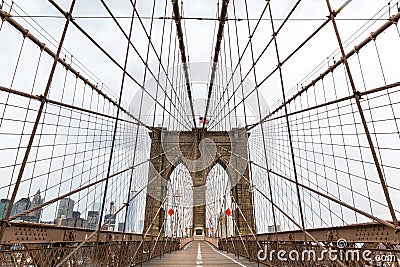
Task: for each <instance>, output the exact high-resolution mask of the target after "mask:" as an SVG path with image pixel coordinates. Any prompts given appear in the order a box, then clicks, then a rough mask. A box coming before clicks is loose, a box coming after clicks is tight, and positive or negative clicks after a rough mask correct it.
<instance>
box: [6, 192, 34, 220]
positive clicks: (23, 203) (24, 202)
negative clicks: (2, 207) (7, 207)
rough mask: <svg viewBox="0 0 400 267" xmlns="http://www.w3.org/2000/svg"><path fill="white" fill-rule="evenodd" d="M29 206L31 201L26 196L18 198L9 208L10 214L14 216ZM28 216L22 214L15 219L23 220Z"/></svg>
mask: <svg viewBox="0 0 400 267" xmlns="http://www.w3.org/2000/svg"><path fill="white" fill-rule="evenodd" d="M30 206H31V201H30V199H29V198H26V197H24V198H21V199H20V200H18V201H17V202H15V204H14V205H13V207H12V209H11V216H14V215H16V214H18V213H21V212H23V211H25V210H27V209H29V208H30ZM28 217H29V215H23V216H21V217H18V218H17V220H23V221H25V220H26V219H27V218H28Z"/></svg>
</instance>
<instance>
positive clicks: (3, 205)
mask: <svg viewBox="0 0 400 267" xmlns="http://www.w3.org/2000/svg"><path fill="white" fill-rule="evenodd" d="M8 205H10V200H9V199H6V198H3V199H1V200H0V219H3V218H4V217H5V216H6V213H7V209H8Z"/></svg>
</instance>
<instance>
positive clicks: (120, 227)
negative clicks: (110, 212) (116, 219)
mask: <svg viewBox="0 0 400 267" xmlns="http://www.w3.org/2000/svg"><path fill="white" fill-rule="evenodd" d="M123 231H124V223H122V222H120V223H118V232H123Z"/></svg>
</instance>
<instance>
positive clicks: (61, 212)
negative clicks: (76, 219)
mask: <svg viewBox="0 0 400 267" xmlns="http://www.w3.org/2000/svg"><path fill="white" fill-rule="evenodd" d="M74 205H75V201H74V200H72V199H70V198H63V199H60V202H59V206H58V210H57V218H56V219H59V218H61V217H63V218H72V212H73V210H74Z"/></svg>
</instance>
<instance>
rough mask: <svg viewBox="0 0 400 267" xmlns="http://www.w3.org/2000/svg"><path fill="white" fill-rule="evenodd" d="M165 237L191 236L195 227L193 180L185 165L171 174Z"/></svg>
mask: <svg viewBox="0 0 400 267" xmlns="http://www.w3.org/2000/svg"><path fill="white" fill-rule="evenodd" d="M164 209H165V212H166V214H165V216H166V220H165V225H164V229H165V235H166V236H169V237H172V236H174V237H186V236H190V235H191V232H192V225H193V180H192V176H191V175H190V173H189V170H188V169H187V168H186V166H185V165H184V164H183V163H180V164H178V165H177V166H176V167H175V168H174V169H173V170H172V172H171V175H170V179H169V181H168V185H167V199H166V202H165V207H164Z"/></svg>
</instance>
